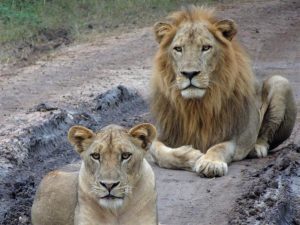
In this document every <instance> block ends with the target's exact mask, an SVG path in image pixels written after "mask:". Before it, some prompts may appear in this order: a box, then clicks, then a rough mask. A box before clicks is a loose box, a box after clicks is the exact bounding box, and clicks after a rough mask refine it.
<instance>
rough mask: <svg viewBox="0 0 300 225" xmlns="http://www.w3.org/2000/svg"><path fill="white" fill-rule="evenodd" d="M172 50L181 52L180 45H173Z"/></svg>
mask: <svg viewBox="0 0 300 225" xmlns="http://www.w3.org/2000/svg"><path fill="white" fill-rule="evenodd" d="M174 50H175V51H176V52H182V47H179V46H176V47H174Z"/></svg>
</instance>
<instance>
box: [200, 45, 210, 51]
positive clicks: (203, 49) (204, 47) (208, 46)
mask: <svg viewBox="0 0 300 225" xmlns="http://www.w3.org/2000/svg"><path fill="white" fill-rule="evenodd" d="M209 49H211V45H203V46H202V52H205V51H207V50H209Z"/></svg>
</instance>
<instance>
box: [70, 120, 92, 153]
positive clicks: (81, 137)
mask: <svg viewBox="0 0 300 225" xmlns="http://www.w3.org/2000/svg"><path fill="white" fill-rule="evenodd" d="M94 137H95V133H94V132H93V131H92V130H90V129H88V128H85V127H82V126H73V127H71V128H70V130H69V133H68V139H69V142H70V143H71V144H72V145H73V146H74V147H75V150H76V151H77V152H78V153H79V154H80V153H82V152H83V151H84V150H85V149H86V148H87V147H88V146H89V145H90V144H91V143H92V140H93V138H94Z"/></svg>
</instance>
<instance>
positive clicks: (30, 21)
mask: <svg viewBox="0 0 300 225" xmlns="http://www.w3.org/2000/svg"><path fill="white" fill-rule="evenodd" d="M211 1H213V0H202V1H201V0H0V46H4V45H7V44H8V43H9V45H10V46H14V45H13V44H11V43H17V44H20V43H23V42H24V43H31V44H35V43H39V42H45V35H44V34H45V33H46V34H49V33H52V32H53V33H54V34H55V31H58V30H63V31H64V32H65V33H66V34H67V36H68V38H70V39H72V40H74V39H75V40H76V39H79V38H81V37H83V36H86V35H89V34H90V33H96V34H98V33H107V32H110V31H112V30H115V29H123V28H126V29H128V28H129V29H130V28H133V27H142V26H145V25H146V26H147V25H151V24H153V23H154V22H155V21H157V20H158V19H159V18H161V17H163V16H165V15H166V14H167V13H168V12H169V11H171V10H174V9H176V8H178V7H180V6H181V5H186V4H193V3H194V4H203V3H209V2H211ZM46 41H48V40H47V37H46Z"/></svg>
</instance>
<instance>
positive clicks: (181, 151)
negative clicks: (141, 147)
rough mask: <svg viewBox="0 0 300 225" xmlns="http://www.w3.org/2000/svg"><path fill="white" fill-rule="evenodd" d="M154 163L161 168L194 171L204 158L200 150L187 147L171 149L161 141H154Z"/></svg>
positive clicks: (152, 152) (152, 147)
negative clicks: (196, 163) (197, 163)
mask: <svg viewBox="0 0 300 225" xmlns="http://www.w3.org/2000/svg"><path fill="white" fill-rule="evenodd" d="M150 153H151V156H152V157H153V159H154V162H155V163H156V164H158V165H159V166H160V167H164V168H168V169H184V170H188V171H194V168H195V162H196V161H197V160H198V159H199V158H200V157H201V156H203V153H201V152H200V150H197V149H194V148H193V147H192V146H189V145H185V146H181V147H179V148H170V147H167V146H166V145H164V144H163V143H162V142H160V141H154V142H153V143H152V146H151V149H150Z"/></svg>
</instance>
